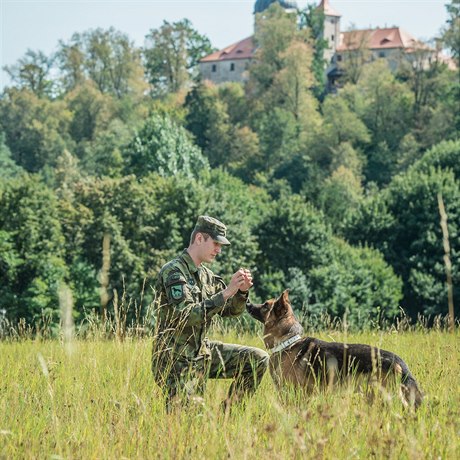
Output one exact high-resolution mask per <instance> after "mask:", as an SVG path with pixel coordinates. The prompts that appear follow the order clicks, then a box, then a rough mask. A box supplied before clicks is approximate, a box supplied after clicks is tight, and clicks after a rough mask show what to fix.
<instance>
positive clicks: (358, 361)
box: [246, 290, 422, 409]
mask: <svg viewBox="0 0 460 460" xmlns="http://www.w3.org/2000/svg"><path fill="white" fill-rule="evenodd" d="M246 309H247V311H248V312H249V314H250V315H251V316H252V317H253V318H255V319H257V320H258V321H260V322H261V323H262V324H263V325H264V337H263V339H264V343H265V346H266V348H267V349H268V350H269V351H270V352H271V356H270V362H269V369H270V374H271V376H272V378H273V380H274V382H275V385H276V386H277V387H278V389H281V388H282V387H283V386H284V385H289V384H293V385H295V386H301V387H303V388H304V389H306V391H307V392H311V391H312V390H313V389H314V388H315V387H316V388H318V387H319V388H321V387H322V388H328V387H331V386H333V385H334V384H335V383H338V382H341V381H342V382H343V381H344V380H346V379H347V378H348V379H350V378H351V380H352V381H354V380H355V378H356V380H361V381H362V378H364V383H366V385H367V388H368V389H369V388H372V387H373V388H376V387H377V386H376V385H375V383H377V384H379V387H380V388H382V387H386V386H387V384H388V383H390V382H391V381H399V382H400V391H399V393H400V397H401V400H402V403H403V405H404V406H405V407H410V408H414V409H417V408H418V407H419V406H420V404H421V403H422V393H421V391H420V389H419V387H418V385H417V382H416V381H415V379H414V377H412V374H411V373H410V371H409V368H408V367H407V364H406V363H405V362H404V361H403V360H402V359H401V358H400V357H399V356H397V355H396V354H394V353H392V352H390V351H386V350H381V349H379V348H375V347H371V346H369V345H364V344H345V343H338V342H325V341H322V340H318V339H315V338H313V337H302V334H303V329H302V326H301V325H300V323H299V322H298V321H297V319H296V317H295V316H294V312H293V309H292V306H291V303H290V301H289V295H288V290H285V291H284V292H283V293H282V294H281V296H280V297H279V298H278V299H271V300H267V301H266V302H265V303H263V304H252V303H250V302H248V303H247V305H246Z"/></svg>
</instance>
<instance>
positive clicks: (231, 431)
mask: <svg viewBox="0 0 460 460" xmlns="http://www.w3.org/2000/svg"><path fill="white" fill-rule="evenodd" d="M315 335H316V336H318V337H320V338H322V339H325V340H336V341H347V342H349V343H351V342H364V343H369V344H372V345H376V346H380V347H382V348H385V349H389V350H392V351H394V352H396V353H397V354H399V355H400V356H401V357H403V359H404V360H405V361H406V362H407V363H408V364H409V367H410V369H411V371H412V373H413V374H414V376H415V377H416V379H417V380H418V382H419V384H420V386H421V388H422V390H423V392H424V394H425V400H424V404H423V405H422V407H421V408H420V409H419V410H418V411H417V412H416V413H415V414H414V413H412V412H410V411H408V410H406V409H404V408H403V407H402V405H401V403H400V401H399V399H398V397H397V396H396V393H395V394H390V393H385V394H384V393H382V394H381V398H376V399H374V401H373V402H369V401H368V399H367V398H366V397H365V396H364V395H362V394H360V393H359V392H356V391H353V390H352V389H351V388H350V387H342V388H338V389H337V390H336V391H333V392H325V393H324V392H323V393H319V392H318V393H317V394H313V395H311V396H310V397H309V398H308V399H305V398H303V397H302V398H301V397H299V396H298V395H296V394H288V395H286V397H284V398H282V399H281V398H280V397H279V395H278V394H277V391H276V390H275V387H274V385H273V383H272V381H271V378H270V376H269V374H266V375H265V377H264V380H263V382H262V385H261V387H260V388H259V390H258V391H257V393H256V395H255V396H254V397H253V398H252V399H250V400H249V401H248V403H247V404H246V406H245V408H244V409H242V408H236V409H235V410H234V411H232V412H231V413H230V414H227V416H226V415H225V414H223V413H222V412H221V410H220V402H221V400H222V399H223V397H224V396H225V393H226V390H227V388H228V385H229V381H225V380H220V381H210V383H209V385H208V389H207V392H206V396H205V401H204V405H202V406H199V407H190V408H184V409H182V410H177V411H175V412H173V413H171V414H168V413H166V412H165V409H164V405H163V400H162V397H161V394H160V392H159V389H158V388H157V386H156V385H155V383H154V382H153V379H152V376H151V371H150V353H151V339H149V338H145V337H144V338H136V337H126V338H125V340H123V341H120V340H115V339H113V340H108V339H104V338H101V337H94V338H91V339H85V340H82V339H80V340H78V339H77V340H74V341H72V342H69V343H64V342H63V341H59V340H43V339H35V340H32V339H21V340H9V341H4V342H0V372H1V374H0V375H1V377H0V459H2V460H3V459H18V458H20V459H32V458H33V459H36V458H48V459H61V458H62V459H73V458H75V459H80V458H81V459H93V458H94V459H134V458H135V459H149V458H153V459H157V458H158V459H223V458H235V459H260V458H263V459H284V458H294V459H297V458H302V459H303V458H315V459H316V458H318V459H322V458H324V459H353V458H360V459H368V458H389V459H424V458H426V459H438V458H439V459H458V458H460V360H459V357H460V340H459V339H460V334H459V332H458V329H457V330H456V331H455V332H454V333H447V332H445V331H444V330H440V329H425V328H413V329H412V330H410V331H404V332H399V331H396V330H391V331H385V332H382V331H369V332H361V333H354V334H351V333H348V334H347V333H344V332H343V331H342V332H340V331H336V330H331V331H323V332H321V333H317V334H315ZM213 338H219V339H220V340H224V341H228V342H235V343H245V344H251V345H254V346H261V347H262V341H261V339H260V337H259V336H257V335H247V334H246V335H245V334H241V335H236V334H235V333H234V332H233V333H231V332H229V333H226V334H225V335H220V336H218V337H216V335H213Z"/></svg>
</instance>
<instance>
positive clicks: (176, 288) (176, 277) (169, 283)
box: [165, 271, 186, 301]
mask: <svg viewBox="0 0 460 460" xmlns="http://www.w3.org/2000/svg"><path fill="white" fill-rule="evenodd" d="M185 283H186V281H185V277H184V275H183V274H182V273H181V272H180V271H173V272H171V273H169V274H168V276H167V277H166V281H165V288H166V292H167V294H168V296H169V298H170V299H172V300H175V301H178V300H182V299H184V298H185Z"/></svg>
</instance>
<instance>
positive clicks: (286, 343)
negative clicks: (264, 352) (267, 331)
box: [268, 334, 302, 354]
mask: <svg viewBox="0 0 460 460" xmlns="http://www.w3.org/2000/svg"><path fill="white" fill-rule="evenodd" d="M301 338H302V337H301V336H300V335H299V334H297V335H294V336H293V337H291V338H289V339H287V340H285V341H284V342H281V343H279V344H278V345H277V346H276V347H273V348H270V350H268V351H269V352H270V353H272V354H273V353H278V352H279V351H283V350H285V349H286V348H288V347H290V346H291V345H293V344H294V343H296V342H298V341H299V340H300V339H301Z"/></svg>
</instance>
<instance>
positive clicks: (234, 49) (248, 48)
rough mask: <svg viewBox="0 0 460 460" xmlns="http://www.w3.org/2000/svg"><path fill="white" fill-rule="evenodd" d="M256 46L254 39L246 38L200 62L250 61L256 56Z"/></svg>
mask: <svg viewBox="0 0 460 460" xmlns="http://www.w3.org/2000/svg"><path fill="white" fill-rule="evenodd" d="M254 50H255V45H254V41H253V37H252V36H251V37H248V38H245V39H244V40H241V41H239V42H237V43H234V44H233V45H230V46H227V47H226V48H224V49H222V50H219V51H216V52H214V53H212V54H209V55H208V56H205V57H204V58H202V59H200V62H215V61H234V60H235V59H250V58H252V57H253V55H254Z"/></svg>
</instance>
